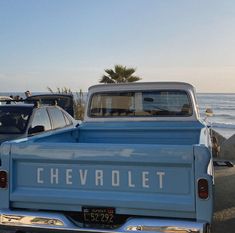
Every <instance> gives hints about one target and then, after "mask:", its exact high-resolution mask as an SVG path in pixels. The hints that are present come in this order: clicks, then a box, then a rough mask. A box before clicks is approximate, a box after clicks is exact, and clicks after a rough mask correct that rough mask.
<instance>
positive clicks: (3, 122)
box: [0, 106, 32, 134]
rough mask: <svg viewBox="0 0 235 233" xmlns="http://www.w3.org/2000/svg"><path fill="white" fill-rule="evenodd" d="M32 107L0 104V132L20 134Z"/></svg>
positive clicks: (25, 125) (26, 123)
mask: <svg viewBox="0 0 235 233" xmlns="http://www.w3.org/2000/svg"><path fill="white" fill-rule="evenodd" d="M31 114H32V108H29V107H22V108H21V107H12V106H1V108H0V134H22V133H24V132H25V130H26V127H27V125H28V120H29V118H30V115H31Z"/></svg>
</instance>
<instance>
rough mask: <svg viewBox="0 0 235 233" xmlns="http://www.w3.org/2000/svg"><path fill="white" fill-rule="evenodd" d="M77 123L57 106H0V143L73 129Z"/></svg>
mask: <svg viewBox="0 0 235 233" xmlns="http://www.w3.org/2000/svg"><path fill="white" fill-rule="evenodd" d="M76 124H77V121H76V120H75V119H73V117H71V116H70V115H69V114H68V113H67V112H66V111H64V110H63V109H62V108H60V107H59V106H56V105H54V106H45V105H44V106H38V105H37V104H5V105H0V143H2V142H3V141H7V140H12V139H18V138H23V137H28V136H33V135H35V134H38V133H43V132H48V131H52V130H59V129H63V128H72V127H75V126H76Z"/></svg>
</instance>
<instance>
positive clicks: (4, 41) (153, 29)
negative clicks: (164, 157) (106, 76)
mask: <svg viewBox="0 0 235 233" xmlns="http://www.w3.org/2000/svg"><path fill="white" fill-rule="evenodd" d="M234 25H235V1H233V0H226V1H220V0H207V1H205V0H175V1H173V0H119V1H117V0H97V1H95V0H83V1H82V0H50V1H48V0H40V1H37V0H20V1H19V0H14V1H13V0H7V1H6V0H0V80H1V85H0V91H24V90H27V89H30V90H32V91H45V90H47V86H50V87H51V88H54V89H55V88H56V87H64V86H66V87H70V88H71V89H72V90H74V91H77V90H79V89H80V88H81V89H83V90H84V91H86V90H87V88H88V87H89V86H90V85H93V84H97V83H98V81H99V79H100V78H101V76H102V74H103V73H104V69H106V68H112V67H113V66H114V65H115V64H122V65H126V66H130V67H135V68H137V72H136V75H139V76H141V77H142V79H143V81H185V82H190V83H192V84H193V85H195V86H196V88H197V90H198V91H199V92H230V93H235V30H234Z"/></svg>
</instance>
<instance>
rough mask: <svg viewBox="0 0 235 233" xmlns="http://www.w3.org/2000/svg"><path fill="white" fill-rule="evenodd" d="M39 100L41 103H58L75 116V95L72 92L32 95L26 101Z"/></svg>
mask: <svg viewBox="0 0 235 233" xmlns="http://www.w3.org/2000/svg"><path fill="white" fill-rule="evenodd" d="M35 101H39V102H40V103H41V104H50V105H52V104H54V103H55V102H56V103H57V105H58V106H60V107H61V108H63V109H64V110H65V111H66V112H68V113H69V114H70V115H71V116H73V117H74V109H73V101H74V99H73V95H71V94H41V95H32V96H28V97H27V98H26V99H25V103H34V102H35Z"/></svg>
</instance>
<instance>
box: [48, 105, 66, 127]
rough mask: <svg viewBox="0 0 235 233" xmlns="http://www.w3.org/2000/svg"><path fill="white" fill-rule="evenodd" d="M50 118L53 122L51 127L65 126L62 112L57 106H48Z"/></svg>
mask: <svg viewBox="0 0 235 233" xmlns="http://www.w3.org/2000/svg"><path fill="white" fill-rule="evenodd" d="M48 111H49V114H50V117H51V120H52V122H53V128H54V129H57V128H62V127H65V126H66V122H65V118H64V114H63V113H62V111H61V110H60V109H58V108H48Z"/></svg>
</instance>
